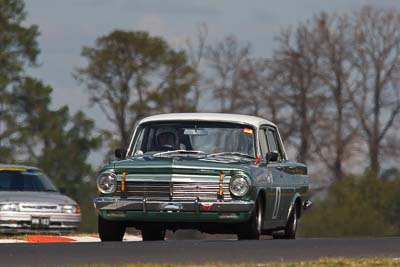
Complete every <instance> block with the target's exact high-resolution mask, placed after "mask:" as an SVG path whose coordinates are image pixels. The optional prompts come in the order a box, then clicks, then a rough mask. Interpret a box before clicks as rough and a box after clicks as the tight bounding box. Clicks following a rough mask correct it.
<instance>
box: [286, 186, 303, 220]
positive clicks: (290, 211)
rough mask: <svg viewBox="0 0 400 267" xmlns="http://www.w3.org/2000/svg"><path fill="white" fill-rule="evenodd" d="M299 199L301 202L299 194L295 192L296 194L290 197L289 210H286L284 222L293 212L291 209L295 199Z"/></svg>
mask: <svg viewBox="0 0 400 267" xmlns="http://www.w3.org/2000/svg"><path fill="white" fill-rule="evenodd" d="M298 198H299V199H300V201H302V199H301V195H300V194H299V193H297V192H296V194H294V196H293V197H292V200H291V201H290V206H289V210H288V213H287V216H286V220H288V219H289V216H290V214H291V213H292V210H293V207H294V205H295V204H296V200H297V199H298ZM301 213H302V212H301V210H300V212H299V218H300V217H301Z"/></svg>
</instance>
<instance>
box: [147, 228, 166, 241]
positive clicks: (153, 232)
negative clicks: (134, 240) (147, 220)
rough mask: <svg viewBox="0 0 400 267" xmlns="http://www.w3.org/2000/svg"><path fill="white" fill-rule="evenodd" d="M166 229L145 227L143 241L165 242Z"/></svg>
mask: <svg viewBox="0 0 400 267" xmlns="http://www.w3.org/2000/svg"><path fill="white" fill-rule="evenodd" d="M164 238H165V229H161V228H158V227H150V226H145V227H143V228H142V239H143V241H157V240H164Z"/></svg>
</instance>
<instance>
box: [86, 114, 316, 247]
mask: <svg viewBox="0 0 400 267" xmlns="http://www.w3.org/2000/svg"><path fill="white" fill-rule="evenodd" d="M115 154H116V157H117V158H119V159H120V160H119V161H115V162H111V163H109V164H108V165H106V166H104V167H103V168H102V170H101V171H100V173H99V174H98V176H97V187H98V190H99V196H98V197H97V198H95V199H94V205H95V207H96V210H97V211H98V230H99V235H100V238H101V240H102V241H121V240H122V238H123V236H124V234H125V229H126V227H135V228H136V229H140V230H141V232H142V237H143V240H163V239H164V237H165V231H166V230H167V229H171V230H178V229H197V230H200V231H201V232H205V233H211V234H215V233H229V234H236V235H237V236H238V239H259V238H260V236H261V235H264V234H266V235H274V236H278V235H277V233H278V232H279V233H280V236H281V237H283V238H287V239H294V238H295V237H296V230H297V225H298V220H299V219H300V218H301V216H302V215H303V210H304V209H306V208H308V207H309V206H311V204H312V203H311V201H310V200H308V198H307V194H308V190H309V178H308V176H307V167H306V166H305V165H304V164H301V163H296V162H293V161H290V160H288V158H287V155H286V152H285V148H284V146H283V143H282V140H281V136H280V134H279V131H278V128H277V127H276V125H275V124H273V123H271V122H270V121H268V120H265V119H263V118H259V117H254V116H246V115H237V114H221V113H176V114H161V115H155V116H151V117H147V118H145V119H143V120H141V121H140V122H139V123H138V125H137V127H136V129H135V131H134V133H133V136H132V140H131V142H130V145H129V147H128V148H127V149H117V150H116V151H115Z"/></svg>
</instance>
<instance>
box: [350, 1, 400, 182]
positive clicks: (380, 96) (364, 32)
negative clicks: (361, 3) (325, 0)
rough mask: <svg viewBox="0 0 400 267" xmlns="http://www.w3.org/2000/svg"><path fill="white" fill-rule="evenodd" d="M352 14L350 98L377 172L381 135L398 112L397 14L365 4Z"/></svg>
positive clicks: (399, 53) (399, 28)
mask: <svg viewBox="0 0 400 267" xmlns="http://www.w3.org/2000/svg"><path fill="white" fill-rule="evenodd" d="M355 17H356V20H355V23H354V29H353V32H354V39H353V43H354V46H355V49H354V57H353V60H354V64H355V66H356V71H357V77H356V84H355V86H354V88H353V89H352V91H351V100H352V103H353V105H354V107H355V109H356V111H357V112H356V115H357V116H358V119H359V120H360V123H361V129H362V131H363V133H364V136H365V141H366V142H367V144H368V149H369V158H370V167H371V170H372V172H373V173H375V174H376V175H377V174H379V170H380V164H379V161H380V158H381V149H382V147H383V146H384V142H385V137H386V136H387V135H388V133H389V132H390V130H391V129H392V127H393V126H394V124H395V122H396V120H397V119H398V117H399V114H400V90H399V85H400V83H399V82H400V14H399V12H398V11H395V10H384V9H376V8H372V7H365V8H363V9H362V10H361V11H360V12H356V13H355Z"/></svg>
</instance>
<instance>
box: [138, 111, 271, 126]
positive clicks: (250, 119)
mask: <svg viewBox="0 0 400 267" xmlns="http://www.w3.org/2000/svg"><path fill="white" fill-rule="evenodd" d="M180 120H182V121H192V120H194V121H218V122H232V123H240V124H248V125H253V126H255V127H259V126H260V125H272V126H275V124H274V123H272V122H270V121H268V120H266V119H263V118H260V117H256V116H249V115H242V114H227V113H167V114H159V115H154V116H150V117H147V118H144V119H142V120H141V121H140V122H139V124H141V123H145V122H152V121H180Z"/></svg>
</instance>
